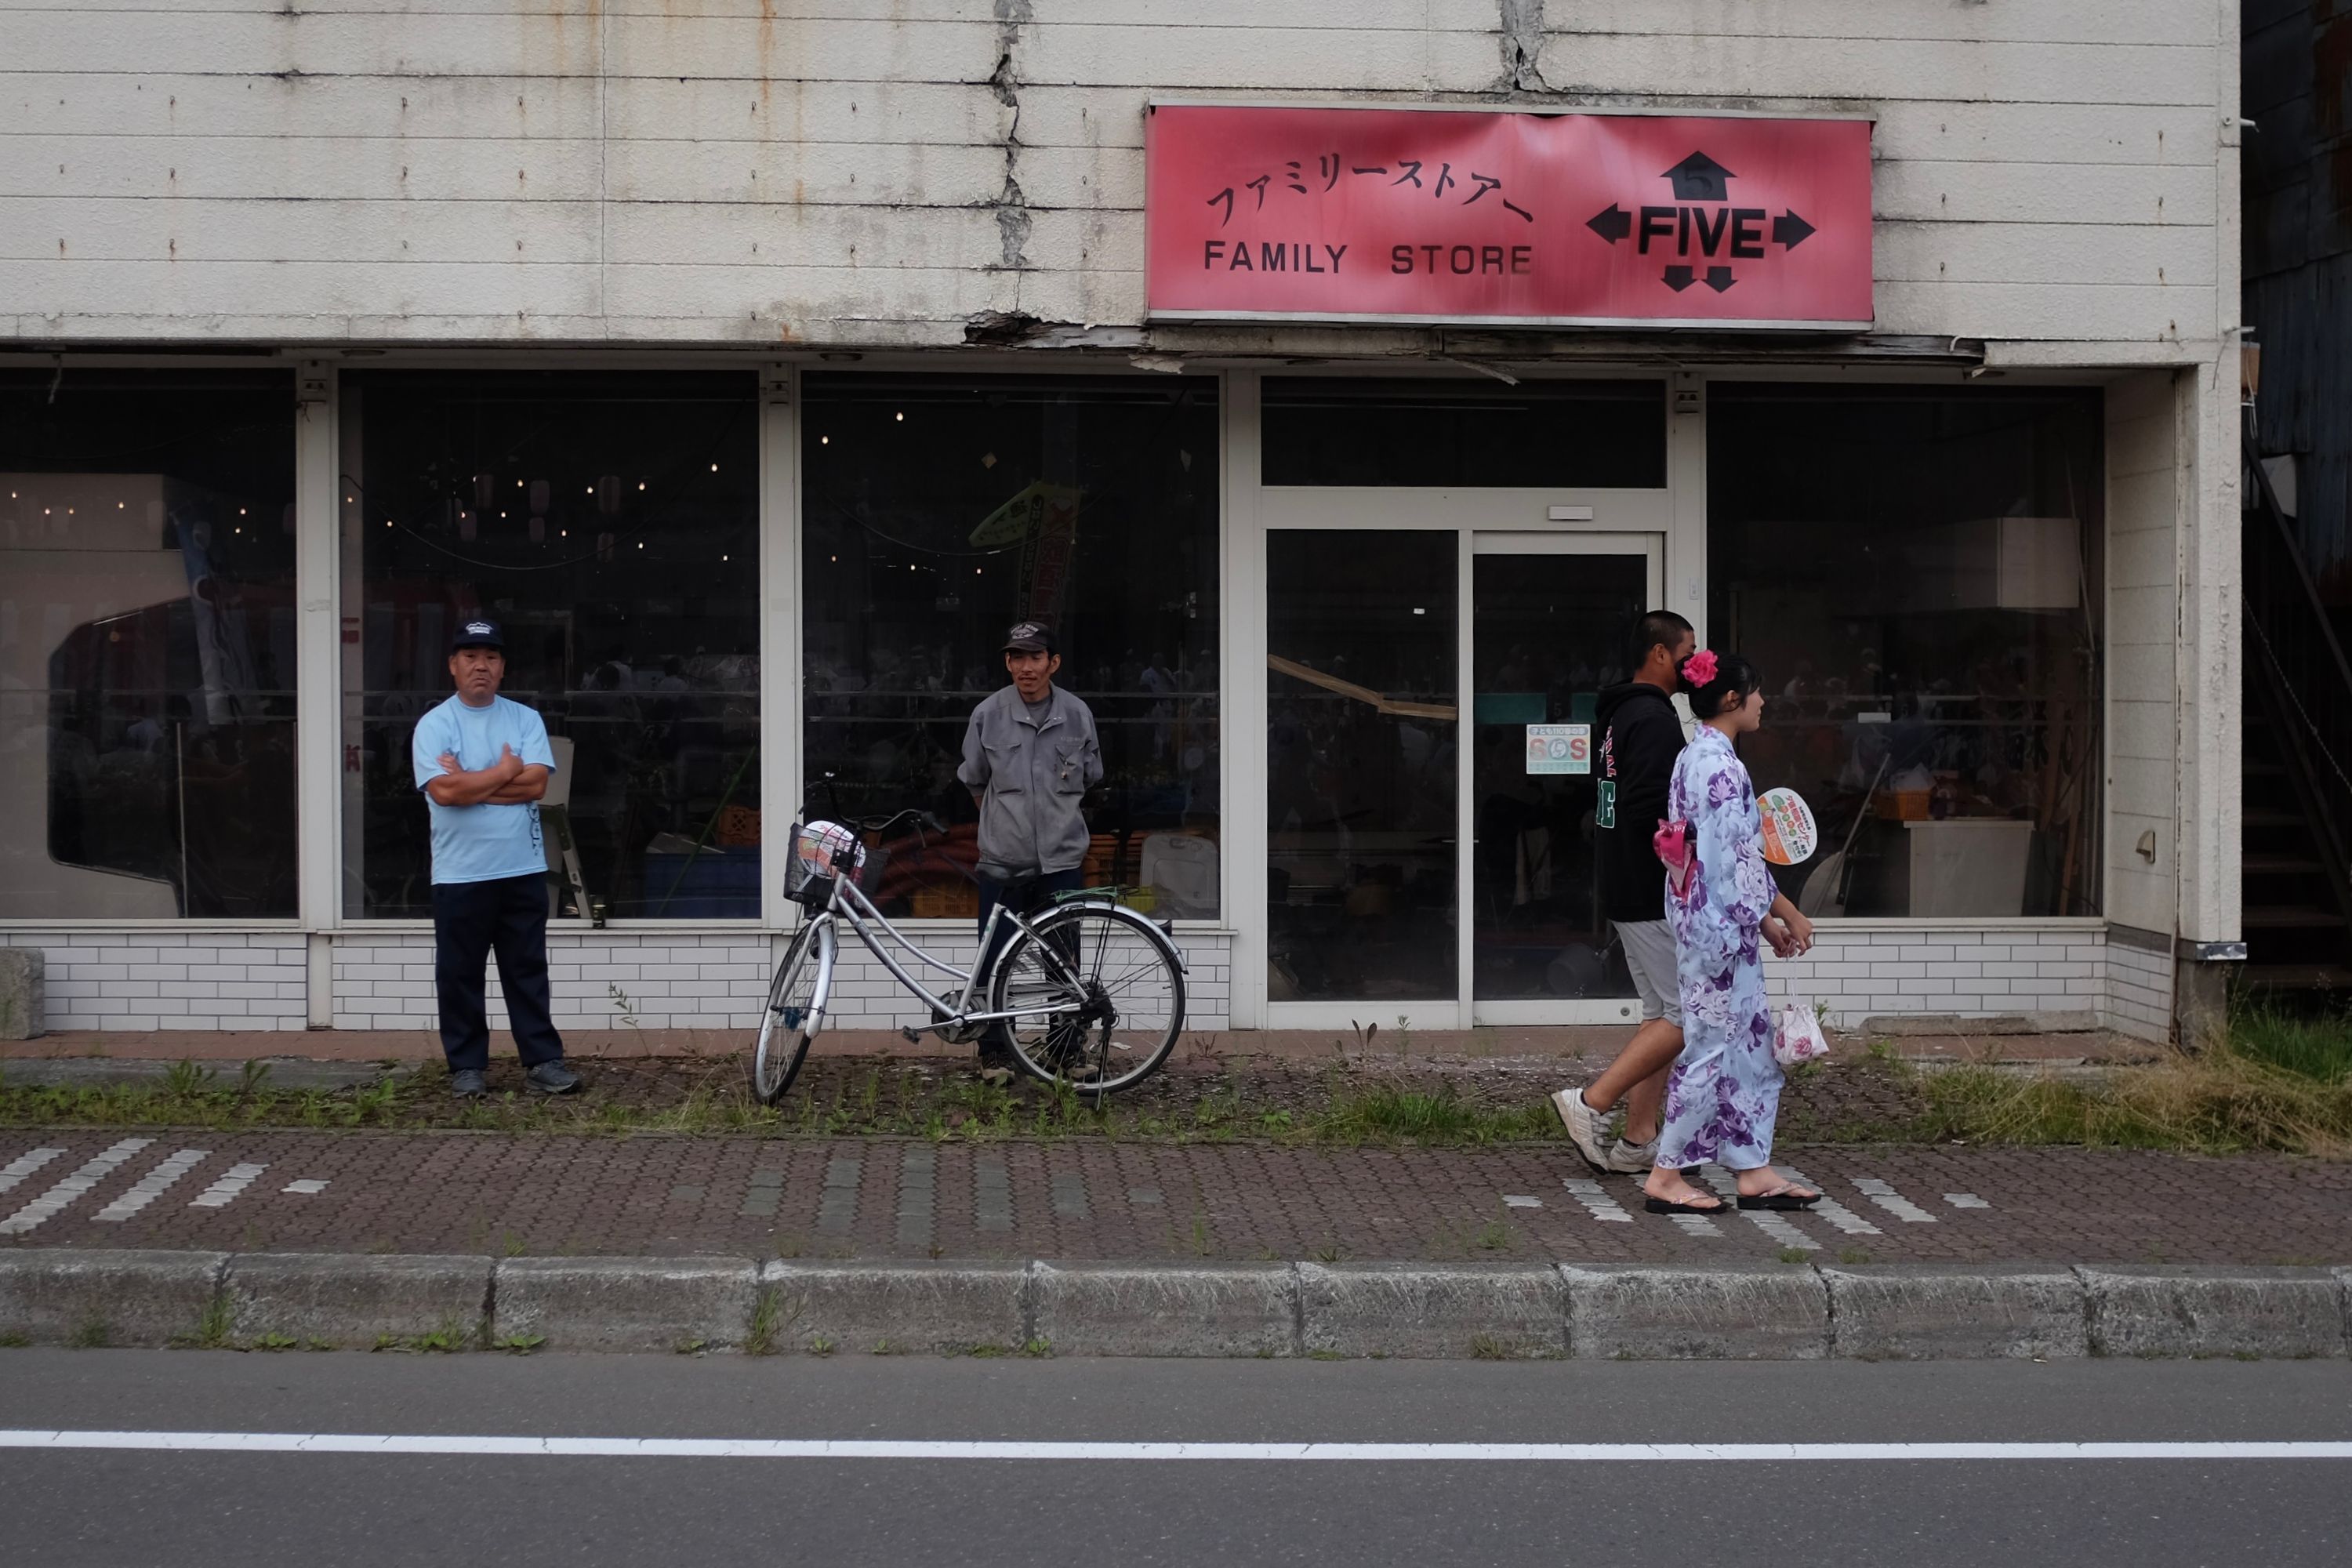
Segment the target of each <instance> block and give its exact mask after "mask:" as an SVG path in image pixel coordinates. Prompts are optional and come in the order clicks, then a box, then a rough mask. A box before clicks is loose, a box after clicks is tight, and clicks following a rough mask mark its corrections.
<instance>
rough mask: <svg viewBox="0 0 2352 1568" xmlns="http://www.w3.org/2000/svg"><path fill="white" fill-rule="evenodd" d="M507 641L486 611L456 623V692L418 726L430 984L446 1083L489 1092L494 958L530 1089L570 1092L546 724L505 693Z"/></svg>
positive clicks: (460, 1091)
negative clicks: (553, 964)
mask: <svg viewBox="0 0 2352 1568" xmlns="http://www.w3.org/2000/svg"><path fill="white" fill-rule="evenodd" d="M506 673H507V658H506V636H505V634H504V633H503V632H501V631H500V630H499V625H498V623H497V622H496V621H492V620H487V619H484V618H482V617H480V616H476V617H474V618H473V619H470V620H467V622H465V623H464V624H463V625H461V626H459V627H458V628H457V637H455V638H454V639H452V641H451V642H450V645H449V674H450V677H451V679H454V680H456V681H457V695H456V696H455V697H452V698H450V699H449V700H447V701H446V702H444V703H442V704H441V705H440V706H438V707H436V708H435V709H433V710H431V711H430V712H428V713H426V714H425V717H423V718H422V719H419V720H418V721H416V736H415V741H414V742H412V745H411V750H412V752H413V754H414V759H415V764H416V787H417V788H418V789H420V790H422V791H424V792H425V808H426V809H427V810H428V811H430V812H431V813H432V816H433V981H434V986H435V989H436V991H437V992H438V993H439V995H440V1002H441V1050H442V1053H443V1054H444V1055H446V1057H447V1058H449V1088H450V1089H451V1091H452V1092H454V1093H456V1094H457V1095H458V1096H460V1097H463V1098H471V1097H473V1096H476V1095H479V1094H482V1093H484V1092H485V1091H486V1090H487V1089H488V1083H487V1081H486V1079H485V1078H484V1076H483V1075H484V1074H485V1073H487V1072H488V1069H489V1065H490V1027H489V1018H488V1005H487V1002H486V1000H485V997H484V994H483V990H484V967H485V964H486V963H487V961H488V958H489V955H490V954H491V953H492V952H497V954H498V955H499V984H501V985H503V986H504V987H505V989H506V997H507V1018H508V1021H509V1023H511V1024H512V1025H513V1026H514V1037H515V1052H516V1054H517V1055H518V1056H520V1057H521V1058H522V1065H523V1068H524V1077H525V1078H526V1079H528V1080H529V1082H530V1086H531V1087H532V1088H533V1089H540V1090H542V1091H543V1092H545V1093H548V1094H570V1093H571V1092H572V1090H574V1089H578V1088H579V1087H580V1075H579V1074H577V1073H575V1072H573V1071H572V1069H571V1068H567V1067H565V1066H564V1065H563V1039H562V1036H560V1035H558V1034H557V1033H556V1032H555V1025H554V1022H553V1020H552V1019H551V1018H550V1016H549V1002H548V993H547V850H546V847H545V845H544V843H543V841H542V840H541V837H540V827H539V798H540V796H541V795H545V794H546V793H547V779H548V775H549V774H550V773H553V772H554V771H555V753H554V752H553V751H552V750H551V748H550V747H549V745H548V743H547V726H546V725H545V724H543V723H541V721H540V717H539V715H538V714H536V713H534V712H532V711H531V710H530V709H528V708H526V707H524V706H523V705H522V704H521V703H520V702H509V701H508V700H506V699H505V698H503V697H501V696H499V682H500V681H502V680H504V679H506Z"/></svg>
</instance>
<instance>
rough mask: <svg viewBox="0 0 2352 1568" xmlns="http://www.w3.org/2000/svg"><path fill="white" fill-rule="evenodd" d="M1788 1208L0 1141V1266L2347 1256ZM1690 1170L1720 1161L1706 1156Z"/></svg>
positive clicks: (1177, 1148)
mask: <svg viewBox="0 0 2352 1568" xmlns="http://www.w3.org/2000/svg"><path fill="white" fill-rule="evenodd" d="M1783 1158H1784V1160H1785V1162H1786V1163H1787V1164H1789V1165H1791V1166H1793V1167H1795V1168H1796V1169H1798V1170H1801V1171H1802V1172H1803V1173H1804V1174H1805V1175H1806V1177H1807V1178H1808V1179H1810V1180H1811V1181H1814V1182H1815V1183H1817V1184H1820V1185H1821V1186H1822V1189H1823V1190H1824V1191H1825V1192H1826V1193H1827V1194H1829V1198H1830V1201H1829V1202H1827V1203H1825V1204H1824V1205H1822V1207H1821V1208H1819V1209H1817V1210H1815V1211H1813V1212H1811V1213H1804V1214H1795V1215H1771V1214H1752V1213H1751V1214H1743V1213H1738V1212H1730V1213H1726V1214H1723V1215H1718V1216H1717V1217H1715V1218H1712V1219H1706V1218H1700V1217H1697V1216H1677V1217H1674V1218H1668V1217H1665V1216H1659V1215H1647V1214H1644V1213H1643V1212H1641V1204H1640V1194H1639V1190H1638V1188H1637V1187H1636V1186H1635V1184H1634V1183H1633V1180H1632V1179H1631V1178H1628V1177H1622V1176H1612V1177H1607V1178H1601V1179H1595V1178H1593V1177H1592V1175H1591V1173H1590V1172H1588V1171H1587V1170H1585V1169H1584V1168H1583V1166H1582V1165H1581V1163H1580V1162H1579V1161H1578V1160H1577V1159H1576V1158H1575V1156H1574V1155H1573V1154H1572V1153H1570V1152H1568V1151H1567V1150H1566V1149H1565V1148H1564V1147H1562V1146H1559V1145H1545V1144H1519V1145H1511V1146H1506V1147H1500V1148H1490V1149H1427V1148H1360V1149H1349V1148H1339V1149H1321V1148H1299V1147H1285V1146H1278V1145H1275V1144H1270V1143H1262V1142H1247V1141H1241V1142H1217V1143H1169V1142H1110V1141H1107V1140H1103V1139H1093V1138H1065V1139H1060V1140H1056V1141H1050V1142H1019V1141H1005V1142H960V1141H953V1140H950V1141H948V1142H930V1141H927V1140H912V1139H900V1138H877V1137H865V1138H794V1137H730V1136H723V1135H720V1136H701V1137H686V1136H660V1135H643V1134H639V1135H614V1136H603V1137H599V1136H578V1135H570V1134H562V1135H557V1134H541V1135H523V1136H515V1135H506V1134H496V1133H478V1132H450V1131H422V1132H384V1131H340V1132H335V1131H241V1130H209V1131H167V1130H140V1131H127V1130H118V1129H111V1128H110V1129H104V1130H93V1131H84V1130H69V1129H57V1128H52V1129H47V1130H40V1131H33V1130H23V1129H16V1130H0V1194H5V1195H0V1249H5V1245H14V1246H18V1247H24V1246H37V1247H77V1248H80V1247H160V1248H195V1249H225V1250H237V1251H245V1252H252V1251H265V1252H268V1251H296V1252H308V1251H322V1252H344V1253H451V1254H469V1255H474V1256H481V1255H485V1254H487V1255H490V1256H494V1257H533V1258H555V1257H576V1256H589V1255H650V1256H676V1255H686V1254H699V1253H716V1254H726V1255H730V1256H735V1257H754V1258H760V1257H765V1258H778V1257H782V1258H900V1259H919V1258H956V1259H1010V1258H1044V1259H1104V1260H1130V1261H1132V1260H1168V1261H1183V1262H1188V1263H1196V1264H1197V1263H1200V1262H1202V1261H1203V1260H1222V1261H1226V1262H1234V1261H1256V1260H1269V1259H1285V1260H1288V1259H1319V1260H1321V1261H1324V1262H1327V1263H1328V1262H1337V1261H1342V1260H1380V1261H1388V1260H1393V1261H1451V1262H1460V1263H1467V1264H1476V1265H1491V1264H1504V1263H1528V1262H1621V1263H1622V1262H1669V1261H1673V1262H1685V1263H1694V1262H1696V1263H1708V1262H1736V1261H1741V1260H1747V1261H1758V1260H1770V1259H1775V1258H1779V1259H1781V1260H1784V1261H1794V1260H1797V1259H1799V1258H1803V1259H1807V1260H1813V1261H1820V1262H1824V1263H1836V1262H1844V1263H1864V1262H1869V1263H1893V1262H1929V1261H1946V1262H1953V1261H1966V1262H1980V1261H1990V1260H2002V1261H2011V1262H2015V1261H2033V1262H2046V1263H2058V1264H2083V1263H2132V1264H2146V1263H2233V1264H2258V1265H2289V1264H2294V1265H2309V1264H2319V1263H2339V1262H2347V1261H2352V1165H2346V1164H2341V1163H2320V1162H2315V1161H2304V1160H2293V1159H2287V1158H2283V1157H2276V1156H2246V1157H2237V1158H2229V1159H2201V1158H2195V1157H2190V1156H2183V1155H2173V1154H2158V1153H2147V1152H2120V1151H2091V1150H2081V1149H1999V1150H1980V1149H1969V1148H1955V1147H1949V1146H1945V1147H1933V1148H1921V1147H1905V1146H1894V1145H1857V1146H1850V1147H1836V1148H1832V1147H1813V1148H1804V1147H1797V1148H1790V1149H1787V1150H1784V1151H1783ZM1707 1175H1708V1177H1709V1178H1710V1179H1712V1180H1715V1181H1717V1182H1718V1183H1720V1182H1722V1181H1723V1180H1724V1173H1721V1172H1719V1171H1715V1170H1712V1169H1710V1171H1709V1172H1708V1173H1707Z"/></svg>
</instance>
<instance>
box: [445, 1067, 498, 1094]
mask: <svg viewBox="0 0 2352 1568" xmlns="http://www.w3.org/2000/svg"><path fill="white" fill-rule="evenodd" d="M449 1092H450V1093H451V1094H454V1095H456V1096H457V1098H458V1099H459V1100H479V1099H481V1098H482V1096H484V1095H486V1094H488V1093H489V1092H490V1086H489V1081H488V1079H485V1078H483V1077H482V1072H481V1069H480V1068H458V1069H457V1071H456V1072H453V1073H451V1074H450V1075H449Z"/></svg>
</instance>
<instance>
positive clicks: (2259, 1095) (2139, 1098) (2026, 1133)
mask: <svg viewBox="0 0 2352 1568" xmlns="http://www.w3.org/2000/svg"><path fill="white" fill-rule="evenodd" d="M581 1065H582V1066H583V1068H584V1069H586V1070H587V1071H588V1073H589V1074H590V1090H589V1092H588V1093H586V1094H583V1095H578V1096H572V1097H570V1098H567V1099H562V1100H548V1099H544V1098H542V1097H540V1096H537V1095H533V1094H527V1093H523V1092H520V1091H509V1092H506V1093H502V1094H496V1095H492V1096H490V1097H489V1098H488V1099H486V1100H477V1101H472V1102H465V1103H460V1102H457V1101H453V1100H451V1099H450V1098H449V1095H448V1093H447V1089H446V1082H445V1080H444V1079H442V1078H441V1077H440V1075H439V1074H437V1073H429V1074H425V1075H421V1076H414V1077H389V1078H386V1079H382V1080H380V1081H379V1082H377V1083H374V1084H372V1085H369V1086H367V1087H365V1088H362V1089H347V1090H341V1091H330V1090H320V1089H308V1090H293V1089H278V1088H273V1087H272V1086H270V1085H269V1084H268V1081H267V1079H266V1075H265V1074H264V1073H261V1072H257V1071H252V1070H248V1071H247V1073H246V1074H245V1075H243V1077H242V1078H234V1077H227V1076H225V1075H215V1074H214V1073H211V1072H208V1071H205V1070H204V1069H201V1068H188V1069H187V1070H185V1071H184V1072H182V1071H175V1072H173V1073H172V1074H170V1075H169V1076H168V1077H167V1078H166V1079H164V1080H163V1082H162V1083H160V1084H156V1083H147V1084H136V1085H108V1086H95V1087H31V1086H15V1087H12V1086H10V1085H8V1084H7V1082H6V1080H5V1076H0V1125H17V1126H90V1127H132V1126H136V1127H159V1126H160V1127H188V1128H197V1127H201V1128H217V1129H234V1128H240V1127H254V1128H261V1127H283V1128H298V1129H299V1128H320V1129H333V1128H401V1129H415V1128H442V1129H457V1130H464V1131H487V1132H513V1133H532V1132H566V1133H575V1134H581V1133H584V1134H591V1135H593V1134H600V1133H601V1134H609V1135H624V1134H640V1133H667V1134H675V1135H684V1136H709V1135H729V1134H732V1135H749V1136H755V1137H775V1138H793V1137H824V1136H860V1135H863V1136H887V1137H904V1138H926V1139H931V1140H935V1141H941V1142H945V1141H956V1142H1002V1141H1009V1140H1016V1139H1018V1140H1041V1141H1055V1140H1060V1139H1066V1138H1100V1139H1108V1140H1112V1141H1119V1140H1127V1141H1134V1142H1156V1143H1219V1142H1238V1141H1244V1140H1247V1141H1252V1142H1267V1143H1272V1144H1276V1145H1278V1146H1289V1147H1323V1148H1358V1147H1365V1146H1423V1147H1444V1148H1465V1147H1472V1148H1475V1147H1486V1146H1490V1145H1501V1144H1512V1143H1529V1142H1538V1143H1556V1142H1559V1141H1560V1140H1561V1138H1562V1134H1561V1131H1560V1129H1559V1121H1558V1120H1557V1119H1556V1118H1555V1117H1554V1116H1553V1114H1552V1111H1551V1109H1550V1107H1549V1105H1547V1104H1546V1103H1545V1101H1544V1099H1543V1095H1544V1093H1545V1092H1546V1091H1547V1090H1548V1089H1549V1088H1551V1087H1552V1085H1551V1084H1550V1083H1549V1081H1544V1080H1543V1079H1541V1078H1540V1076H1539V1075H1536V1076H1531V1075H1528V1074H1526V1073H1518V1074H1517V1075H1514V1074H1512V1073H1510V1072H1508V1071H1502V1070H1497V1071H1494V1072H1468V1073H1461V1072H1456V1073H1435V1072H1429V1071H1411V1072H1404V1073H1382V1072H1364V1071H1360V1070H1358V1071H1348V1070H1343V1069H1339V1068H1332V1069H1328V1070H1318V1069H1313V1068H1286V1069H1267V1068H1256V1069H1252V1070H1247V1071H1234V1072H1198V1071H1176V1072H1169V1073H1163V1074H1161V1075H1160V1076H1159V1077H1158V1078H1155V1079H1152V1080H1150V1082H1149V1083H1147V1084H1145V1085H1143V1086H1142V1087H1141V1088H1140V1089H1138V1090H1136V1091H1135V1092H1134V1093H1132V1094H1129V1095H1125V1096H1121V1097H1119V1098H1118V1099H1115V1100H1111V1101H1110V1102H1109V1104H1108V1105H1107V1106H1105V1107H1103V1108H1102V1109H1100V1110H1097V1109H1096V1108H1095V1107H1093V1106H1092V1105H1090V1104H1089V1103H1088V1102H1087V1100H1085V1099H1084V1098H1083V1097H1081V1096H1079V1095H1076V1094H1075V1093H1072V1092H1070V1091H1069V1090H1067V1089H1059V1090H1055V1089H1047V1088H1046V1087H1045V1086H1044V1085H1040V1084H1034V1083H1029V1082H1026V1081H1016V1082H1015V1083H1014V1084H1013V1085H1012V1086H1009V1087H1008V1086H1001V1085H997V1084H992V1083H987V1082H984V1081H982V1080H981V1079H977V1078H975V1077H973V1076H972V1075H971V1072H970V1071H969V1070H968V1069H967V1068H964V1067H963V1066H962V1065H961V1064H949V1063H934V1064H920V1063H890V1064H883V1065H876V1064H873V1063H870V1062H858V1061H850V1060H838V1059H836V1060H834V1061H829V1062H828V1061H819V1062H816V1063H812V1064H811V1068H810V1070H809V1071H808V1072H807V1073H806V1074H805V1075H803V1079H802V1081H801V1082H800V1083H799V1084H798V1085H796V1086H795V1087H794V1089H793V1093H792V1094H791V1095H790V1096H789V1097H788V1098H787V1099H786V1100H785V1102H784V1103H783V1104H782V1106H780V1107H775V1108H769V1107H766V1106H762V1105H761V1104H759V1103H758V1102H757V1101H756V1100H753V1099H752V1098H751V1096H750V1094H749V1093H747V1092H746V1090H745V1089H744V1087H743V1081H742V1078H741V1071H742V1068H741V1064H740V1062H738V1061H733V1060H725V1059H720V1060H715V1061H693V1062H681V1061H667V1062H647V1061H643V1060H638V1061H635V1062H628V1063H625V1062H619V1061H614V1062H583V1064H581ZM511 1066H512V1064H510V1063H509V1064H504V1065H503V1066H502V1067H501V1068H498V1069H496V1070H497V1071H504V1070H505V1069H506V1068H510V1067H511ZM494 1081H496V1079H495V1073H494ZM1780 1136H1781V1138H1782V1140H1783V1141H1784V1142H1789V1143H1790V1144H1800V1143H1872V1142H1949V1141H1965V1142H1979V1143H2003V1144H2075V1145H2087V1146H2091V1147H2107V1148H2135V1149H2177V1150H2189V1151H2195V1152H2207V1153H2233V1152H2242V1151H2247V1150H2260V1151H2276V1152H2288V1153H2297V1154H2312V1155H2319V1156H2323V1157H2329V1158H2352V1019H2347V1017H2344V1016H2336V1017H2331V1018H2320V1019H2308V1018H2296V1017H2292V1016H2286V1015H2284V1014H2281V1013H2277V1012H2274V1011H2269V1010H2265V1009H2262V1008H2256V1007H2251V1006H2241V1007H2240V1008H2238V1009H2237V1010H2236V1011H2235V1012H2234V1013H2233V1015H2232V1017H2231V1028H2230V1035H2229V1039H2228V1042H2227V1043H2226V1044H2225V1045H2223V1046H2221V1047H2217V1048H2215V1049H2212V1050H2210V1051H2208V1052H2206V1053H2204V1054H2202V1055H2200V1056H2196V1057H2188V1056H2182V1057H2176V1058H2171V1059H2169V1060H2168V1061H2166V1062H2164V1063H2162V1064H2160V1065H2158V1066H2154V1067H2146V1068H2116V1069H2114V1070H2112V1071H2110V1072H2108V1073H2106V1074H2105V1075H2104V1076H2103V1077H2101V1078H2098V1079H2092V1080H2087V1081H2086V1080H2083V1079H2073V1078H2060V1077H2057V1076H2054V1075H2043V1076H2029V1075H2020V1074H2015V1073H2011V1072H2005V1071H2000V1070H1996V1069H1994V1068H1985V1067H1962V1068H1949V1069H1947V1070H1943V1071H1937V1072H1921V1071H1917V1070H1916V1069H1914V1068H1910V1067H1908V1066H1906V1064H1904V1063H1902V1062H1900V1061H1898V1060H1895V1059H1894V1058H1893V1056H1892V1054H1891V1052H1874V1053H1872V1054H1871V1055H1869V1056H1866V1057H1864V1058H1840V1059H1838V1060H1835V1061H1832V1062H1830V1063H1826V1064H1819V1065H1814V1066H1811V1067H1808V1068H1802V1069H1800V1070H1799V1071H1798V1072H1797V1073H1795V1074H1793V1075H1791V1077H1790V1083H1789V1087H1788V1089H1787V1091H1786V1093H1785V1094H1784V1095H1783V1097H1782V1101H1781V1118H1780Z"/></svg>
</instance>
